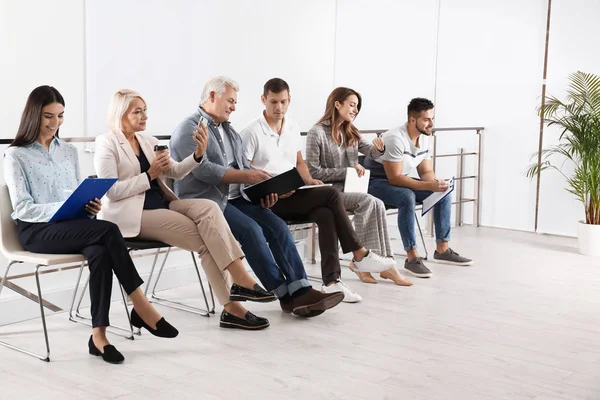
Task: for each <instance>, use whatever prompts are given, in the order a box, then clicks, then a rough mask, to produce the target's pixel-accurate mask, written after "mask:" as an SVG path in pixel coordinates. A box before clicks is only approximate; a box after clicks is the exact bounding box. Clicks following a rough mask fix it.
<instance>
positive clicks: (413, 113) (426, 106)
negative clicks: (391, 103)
mask: <svg viewBox="0 0 600 400" xmlns="http://www.w3.org/2000/svg"><path fill="white" fill-rule="evenodd" d="M432 108H433V103H432V102H431V100H428V99H424V98H422V97H417V98H414V99H412V100H411V101H410V103H408V117H409V118H410V117H414V118H418V117H419V115H420V114H421V111H427V110H431V109H432Z"/></svg>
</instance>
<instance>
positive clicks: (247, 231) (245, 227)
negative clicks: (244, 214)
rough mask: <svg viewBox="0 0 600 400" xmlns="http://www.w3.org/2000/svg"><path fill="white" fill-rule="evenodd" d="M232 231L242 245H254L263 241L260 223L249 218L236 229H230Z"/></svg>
mask: <svg viewBox="0 0 600 400" xmlns="http://www.w3.org/2000/svg"><path fill="white" fill-rule="evenodd" d="M232 233H233V236H234V237H235V238H236V240H237V241H238V242H240V244H241V245H242V246H244V245H246V246H247V245H250V246H255V245H256V243H259V242H264V241H265V239H264V234H263V231H262V229H261V227H260V225H258V224H257V223H256V222H255V221H253V220H251V219H250V220H246V221H244V223H242V224H241V225H240V226H239V227H238V229H235V230H232Z"/></svg>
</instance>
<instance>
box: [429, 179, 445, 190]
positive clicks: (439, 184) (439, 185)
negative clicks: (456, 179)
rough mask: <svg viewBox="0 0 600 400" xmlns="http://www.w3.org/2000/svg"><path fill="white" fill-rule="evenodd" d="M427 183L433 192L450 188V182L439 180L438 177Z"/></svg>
mask: <svg viewBox="0 0 600 400" xmlns="http://www.w3.org/2000/svg"><path fill="white" fill-rule="evenodd" d="M427 183H428V184H427V190H431V191H432V192H445V191H446V189H448V182H446V181H438V180H437V179H436V180H434V181H428V182H427Z"/></svg>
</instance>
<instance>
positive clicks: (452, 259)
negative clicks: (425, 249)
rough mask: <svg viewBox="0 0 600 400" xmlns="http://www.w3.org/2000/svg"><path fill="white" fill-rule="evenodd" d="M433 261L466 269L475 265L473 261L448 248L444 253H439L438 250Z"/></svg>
mask: <svg viewBox="0 0 600 400" xmlns="http://www.w3.org/2000/svg"><path fill="white" fill-rule="evenodd" d="M433 259H434V260H436V261H437V262H439V263H442V264H453V265H460V266H463V267H466V266H468V265H473V260H471V259H469V258H466V257H463V256H461V255H460V254H458V253H457V252H455V251H454V250H452V249H451V248H448V250H446V251H445V252H443V253H438V252H437V250H436V251H435V252H434V253H433Z"/></svg>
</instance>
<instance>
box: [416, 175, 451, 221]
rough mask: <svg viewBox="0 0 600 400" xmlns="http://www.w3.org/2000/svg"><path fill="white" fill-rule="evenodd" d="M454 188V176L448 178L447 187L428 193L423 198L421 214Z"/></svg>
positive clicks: (425, 212)
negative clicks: (443, 189) (427, 195)
mask: <svg viewBox="0 0 600 400" xmlns="http://www.w3.org/2000/svg"><path fill="white" fill-rule="evenodd" d="M453 190H454V177H452V179H450V180H448V189H446V190H445V191H443V192H433V193H432V194H430V195H429V197H427V198H426V199H425V200H423V212H422V213H421V215H425V214H427V212H428V211H429V210H431V209H432V208H433V206H435V205H436V204H437V203H438V202H439V201H440V200H442V199H443V198H444V197H446V195H449V193H450V192H451V191H453Z"/></svg>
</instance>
